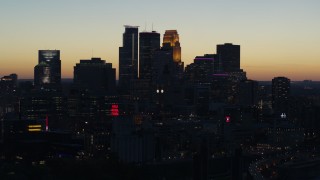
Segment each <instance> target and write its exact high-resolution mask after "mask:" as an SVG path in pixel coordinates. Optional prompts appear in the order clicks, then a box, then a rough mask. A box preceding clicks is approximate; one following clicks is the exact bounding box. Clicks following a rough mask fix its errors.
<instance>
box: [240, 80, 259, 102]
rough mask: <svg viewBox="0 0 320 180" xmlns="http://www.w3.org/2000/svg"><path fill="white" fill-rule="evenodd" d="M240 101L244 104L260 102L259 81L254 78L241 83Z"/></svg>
mask: <svg viewBox="0 0 320 180" xmlns="http://www.w3.org/2000/svg"><path fill="white" fill-rule="evenodd" d="M238 101H239V102H238V103H239V104H241V105H244V106H251V107H253V106H254V105H257V104H258V82H257V81H253V80H244V81H241V82H240V84H239V98H238Z"/></svg>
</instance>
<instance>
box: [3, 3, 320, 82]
mask: <svg viewBox="0 0 320 180" xmlns="http://www.w3.org/2000/svg"><path fill="white" fill-rule="evenodd" d="M36 2H37V3H36ZM74 2H75V1H70V2H62V1H55V2H41V1H28V2H18V1H10V2H9V1H6V2H4V3H3V5H2V6H1V7H0V10H1V11H0V15H1V17H5V18H2V19H1V20H0V22H1V24H3V25H4V26H3V28H2V29H1V30H0V36H1V41H2V43H1V44H0V62H1V63H0V75H1V76H3V75H6V74H11V73H17V74H18V76H19V78H20V79H29V78H30V79H31V78H33V67H34V66H35V65H36V64H37V53H38V50H40V49H57V50H60V51H61V66H62V77H63V78H73V67H74V65H75V64H76V63H77V62H78V61H79V60H80V59H85V58H87V59H89V58H90V57H101V58H102V59H106V61H107V62H108V63H112V64H113V67H114V68H116V71H117V76H118V74H119V68H118V62H119V47H121V41H122V33H123V25H125V24H130V25H137V26H140V28H139V32H144V31H145V30H146V31H148V32H150V31H152V30H154V31H157V32H158V33H160V35H161V37H160V39H162V38H163V35H164V33H165V30H170V29H175V30H177V31H178V32H179V35H180V43H181V49H182V58H181V60H182V61H184V62H185V65H188V64H190V63H192V61H193V59H194V58H195V57H196V56H199V55H203V54H213V53H216V51H215V47H216V45H217V44H224V43H233V44H237V45H241V68H242V69H244V70H245V71H246V72H247V75H248V78H250V79H254V80H269V81H271V79H272V78H273V77H276V76H286V77H288V78H290V79H292V80H304V79H311V80H320V78H319V74H318V69H319V67H320V64H319V63H318V62H317V60H318V59H319V57H320V53H319V52H318V51H317V45H318V44H319V43H320V35H319V34H318V32H319V30H320V23H319V22H318V21H317V18H316V17H319V15H320V13H319V12H318V11H317V7H319V6H318V5H320V3H319V2H317V1H308V2H298V1H282V2H276V1H268V2H260V3H258V2H252V1H244V2H241V3H240V2H235V1H224V2H219V1H213V2H211V1H205V0H204V1H201V2H188V3H184V4H183V5H181V1H172V2H171V3H170V4H171V6H166V4H167V3H166V2H169V1H163V2H161V3H159V2H157V1H145V3H143V2H141V4H143V8H141V7H140V5H141V4H140V3H132V2H128V1H120V2H112V3H107V2H103V1H94V2H85V1H77V3H74ZM142 9H143V10H142ZM164 9H165V11H164ZM167 11H168V12H174V16H173V15H172V14H171V13H164V12H167ZM117 13H118V15H117ZM161 43H162V41H161Z"/></svg>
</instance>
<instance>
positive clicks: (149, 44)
mask: <svg viewBox="0 0 320 180" xmlns="http://www.w3.org/2000/svg"><path fill="white" fill-rule="evenodd" d="M139 35H140V37H139V42H140V44H139V78H140V79H151V78H152V64H153V61H154V54H155V51H157V50H159V49H160V34H159V33H157V32H155V31H152V32H141V33H139Z"/></svg>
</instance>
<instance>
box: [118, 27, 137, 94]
mask: <svg viewBox="0 0 320 180" xmlns="http://www.w3.org/2000/svg"><path fill="white" fill-rule="evenodd" d="M137 78H138V26H127V25H126V26H125V32H124V33H123V45H122V47H119V89H120V90H121V91H122V92H124V91H128V89H129V87H130V86H131V81H132V80H133V79H137Z"/></svg>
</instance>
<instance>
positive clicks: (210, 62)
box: [185, 54, 217, 82]
mask: <svg viewBox="0 0 320 180" xmlns="http://www.w3.org/2000/svg"><path fill="white" fill-rule="evenodd" d="M216 59H217V56H216V55H215V54H205V55H204V56H197V57H195V59H194V60H193V63H191V64H189V65H187V66H186V69H185V78H186V79H187V80H189V81H192V82H211V80H212V77H213V74H214V61H215V60H216Z"/></svg>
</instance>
